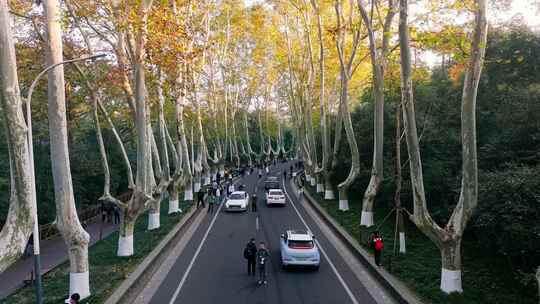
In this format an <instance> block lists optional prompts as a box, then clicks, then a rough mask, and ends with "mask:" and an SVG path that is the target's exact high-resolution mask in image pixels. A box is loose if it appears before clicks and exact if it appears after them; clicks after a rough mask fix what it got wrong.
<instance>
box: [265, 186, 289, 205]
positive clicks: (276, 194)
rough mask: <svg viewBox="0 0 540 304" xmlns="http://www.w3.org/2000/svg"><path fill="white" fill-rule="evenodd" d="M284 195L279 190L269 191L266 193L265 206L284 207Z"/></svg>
mask: <svg viewBox="0 0 540 304" xmlns="http://www.w3.org/2000/svg"><path fill="white" fill-rule="evenodd" d="M285 203H286V201H285V193H283V191H282V190H281V189H269V190H268V191H267V192H266V205H285Z"/></svg>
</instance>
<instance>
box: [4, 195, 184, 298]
mask: <svg viewBox="0 0 540 304" xmlns="http://www.w3.org/2000/svg"><path fill="white" fill-rule="evenodd" d="M189 206H190V204H188V203H185V202H182V203H181V208H182V210H187V209H188V208H189ZM167 211H168V202H167V201H165V202H163V203H162V204H161V227H160V228H159V229H157V230H153V231H147V230H146V227H147V224H148V216H147V213H146V212H145V213H144V214H142V215H141V216H139V218H138V220H137V223H136V225H135V236H134V246H135V247H134V250H135V254H134V255H133V256H132V257H129V258H126V257H124V258H121V257H117V256H116V248H117V242H118V232H114V233H112V234H111V235H109V236H108V237H107V238H105V239H103V240H102V241H99V242H97V243H96V244H94V246H92V247H91V248H90V249H89V252H88V255H89V261H90V291H91V293H92V295H91V296H90V297H88V298H87V299H85V301H83V302H82V303H103V302H105V300H106V299H107V298H108V297H109V296H110V295H111V294H112V293H113V292H114V290H115V289H116V288H117V287H118V286H119V285H120V284H121V283H122V281H124V280H125V279H126V278H127V276H128V275H129V274H130V273H131V272H133V271H134V270H135V268H136V267H137V266H138V265H139V263H141V262H142V260H143V259H144V258H145V257H146V256H147V255H148V254H149V253H150V252H151V251H152V250H153V249H154V248H155V247H156V246H157V245H158V244H159V242H160V241H161V240H162V239H163V237H165V235H167V233H169V231H171V229H172V228H173V227H174V226H175V225H176V224H177V223H178V222H179V221H180V219H181V218H182V216H183V214H185V212H184V213H182V214H175V215H168V214H167ZM43 289H44V296H45V299H44V303H51V304H52V303H54V304H58V303H63V300H64V299H66V298H67V296H68V289H69V262H65V263H63V264H61V265H60V266H58V267H57V268H55V269H54V270H51V271H50V272H48V273H47V274H46V275H45V276H44V277H43ZM1 302H2V303H10V304H11V303H17V304H19V303H20V304H22V303H35V291H34V287H33V286H28V287H24V288H22V289H20V290H18V291H17V292H16V293H15V294H13V295H11V296H9V297H8V298H7V299H5V300H3V301H1Z"/></svg>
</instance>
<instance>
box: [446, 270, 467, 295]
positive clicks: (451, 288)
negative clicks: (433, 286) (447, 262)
mask: <svg viewBox="0 0 540 304" xmlns="http://www.w3.org/2000/svg"><path fill="white" fill-rule="evenodd" d="M441 290H442V291H443V292H445V293H452V292H459V293H462V292H463V288H462V286H461V270H448V269H444V268H442V269H441Z"/></svg>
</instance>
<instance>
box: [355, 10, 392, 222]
mask: <svg viewBox="0 0 540 304" xmlns="http://www.w3.org/2000/svg"><path fill="white" fill-rule="evenodd" d="M396 3H397V1H395V0H389V1H388V8H387V9H388V12H387V14H386V16H385V18H384V24H383V27H382V30H381V31H382V33H381V35H380V36H382V39H381V40H382V41H381V43H380V46H378V43H377V40H376V37H375V29H374V27H373V18H374V16H373V13H371V15H370V14H369V13H368V10H367V6H366V3H365V1H363V0H358V9H359V11H360V15H361V16H362V20H363V21H364V24H365V26H366V28H367V32H368V33H367V34H368V39H369V56H370V57H371V66H372V74H373V97H374V99H375V106H374V107H373V109H374V115H373V117H374V120H373V132H374V134H373V135H374V136H373V138H374V139H375V140H374V141H373V166H372V169H371V179H370V180H369V185H368V187H367V189H366V191H365V193H364V198H363V200H362V214H361V218H360V225H362V226H367V227H370V226H373V224H374V223H373V204H374V203H375V197H376V196H377V193H379V190H380V188H381V184H382V180H383V142H384V140H383V135H384V70H385V67H386V57H387V55H388V48H389V42H390V37H391V33H390V30H391V27H392V20H393V19H394V15H395V14H396V12H395V8H396ZM371 5H376V4H374V3H373V2H372V4H371ZM377 11H379V9H377ZM372 12H373V10H372ZM379 14H380V13H379ZM379 17H381V16H379Z"/></svg>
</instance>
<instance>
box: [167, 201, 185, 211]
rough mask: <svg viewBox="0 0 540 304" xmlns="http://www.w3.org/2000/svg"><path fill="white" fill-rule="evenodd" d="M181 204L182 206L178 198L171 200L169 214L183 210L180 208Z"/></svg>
mask: <svg viewBox="0 0 540 304" xmlns="http://www.w3.org/2000/svg"><path fill="white" fill-rule="evenodd" d="M179 206H180V204H179V202H178V200H170V201H169V214H173V213H177V212H182V210H181V209H180V207H179Z"/></svg>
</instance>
